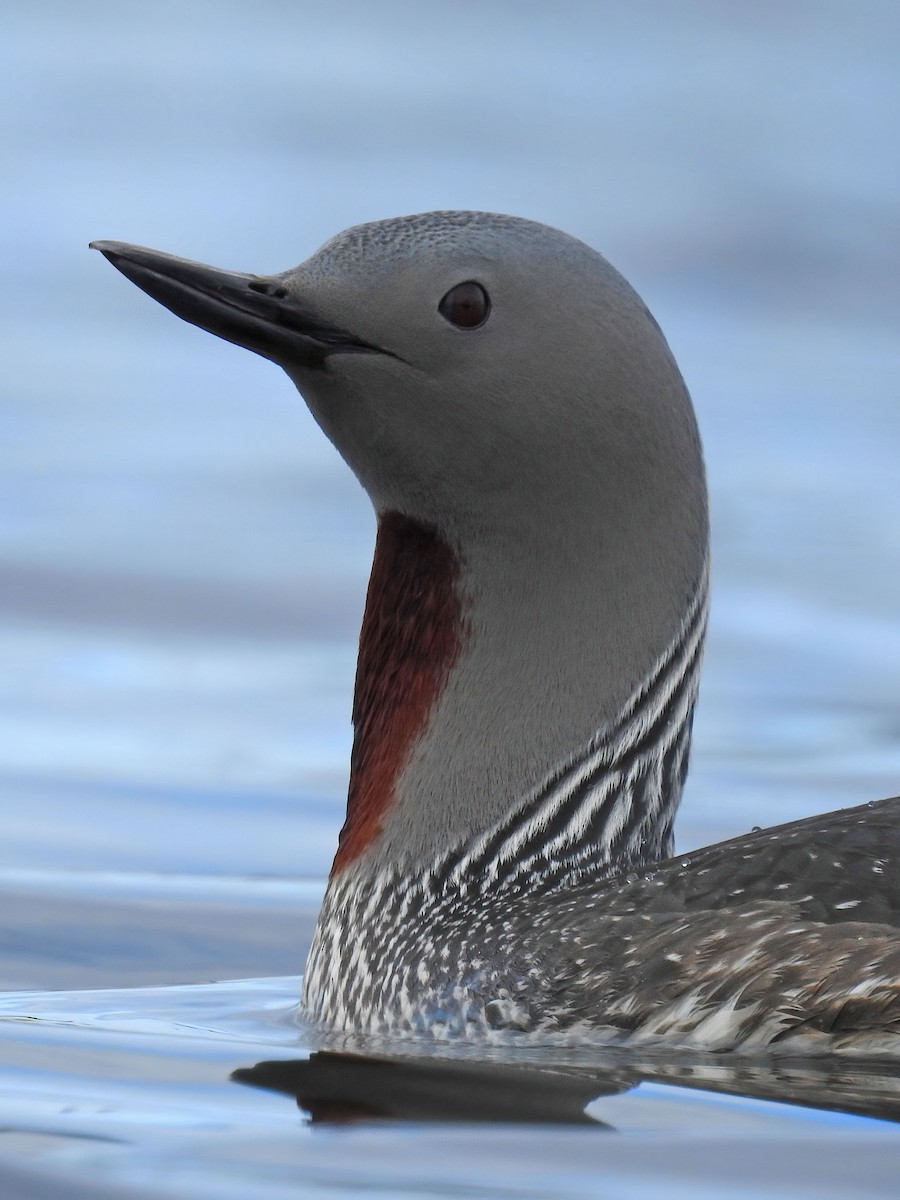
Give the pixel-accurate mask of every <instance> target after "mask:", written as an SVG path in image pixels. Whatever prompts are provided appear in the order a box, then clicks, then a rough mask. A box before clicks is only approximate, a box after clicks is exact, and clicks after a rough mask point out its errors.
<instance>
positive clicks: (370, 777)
mask: <svg viewBox="0 0 900 1200" xmlns="http://www.w3.org/2000/svg"><path fill="white" fill-rule="evenodd" d="M458 581H459V558H458V557H457V555H456V552H455V551H454V550H453V548H452V547H451V546H449V545H448V544H447V542H445V541H444V540H443V538H442V537H441V536H440V534H438V533H437V531H436V530H434V529H432V528H430V527H429V526H427V525H421V524H419V522H417V521H414V520H412V519H411V518H410V517H405V516H402V515H401V514H400V513H394V512H391V513H385V514H384V515H383V516H382V517H380V518H379V521H378V536H377V539H376V541H375V558H374V561H373V563H372V574H371V576H370V578H369V590H368V593H367V596H366V611H365V615H364V616H363V623H362V632H361V633H360V638H359V660H358V662H357V667H356V690H355V693H354V698H353V729H354V736H353V753H352V755H351V758H350V790H349V794H348V796H347V819H346V820H345V822H344V828H343V829H342V830H341V836H340V841H339V842H338V850H337V854H336V855H335V859H334V865H333V867H332V869H331V873H332V875H334V874H336V873H337V872H339V871H341V870H343V868H344V867H346V866H348V865H349V864H350V863H351V862H353V860H354V859H355V858H357V857H358V856H359V855H360V854H362V852H363V851H364V850H365V849H366V848H367V847H368V846H370V845H371V843H372V842H373V841H374V839H375V838H376V837H377V836H378V834H379V833H380V832H381V829H382V827H383V821H384V816H385V813H386V812H387V810H388V809H389V808H390V806H391V804H392V803H393V801H394V791H395V787H396V783H397V779H398V777H399V775H400V772H401V771H402V770H403V768H404V767H405V766H406V763H407V762H408V761H409V756H410V754H411V753H412V749H413V747H414V746H415V744H416V742H417V740H418V739H419V737H420V736H421V734H422V733H423V732H424V731H425V728H426V727H427V725H428V719H429V717H430V716H431V713H432V710H433V709H434V706H435V704H436V703H437V700H438V698H439V697H440V694H441V692H442V691H443V690H444V686H445V684H446V682H447V677H448V675H449V673H450V671H451V670H452V668H453V666H454V664H455V662H456V660H457V659H458V658H459V654H460V651H461V649H462V646H463V642H464V635H465V617H464V612H463V603H462V599H461V597H460V595H459V592H458V588H457V585H458Z"/></svg>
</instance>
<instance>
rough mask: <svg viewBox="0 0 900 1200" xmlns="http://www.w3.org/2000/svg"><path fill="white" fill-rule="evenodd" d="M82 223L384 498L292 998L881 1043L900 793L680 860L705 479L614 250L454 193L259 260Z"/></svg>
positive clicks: (700, 612) (898, 900) (874, 1047)
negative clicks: (325, 870)
mask: <svg viewBox="0 0 900 1200" xmlns="http://www.w3.org/2000/svg"><path fill="white" fill-rule="evenodd" d="M94 245H95V246H96V248H97V249H99V250H101V251H102V253H103V254H104V255H105V256H106V257H107V258H108V259H109V260H110V262H112V263H113V265H114V266H116V267H117V268H118V269H119V270H120V271H121V272H122V273H123V274H124V275H126V276H127V277H128V278H129V279H131V280H132V281H133V282H135V283H136V284H137V285H138V286H139V287H140V288H142V289H143V290H144V291H146V292H148V293H149V294H150V295H151V296H153V297H154V298H155V299H157V300H159V301H160V303H162V304H164V305H165V306H166V307H167V308H169V309H171V311H172V312H174V313H175V314H176V315H177V316H180V317H182V318H184V319H185V320H187V321H190V322H192V323H193V324H195V325H199V326H200V327H201V328H203V329H206V330H208V331H210V332H211V333H214V334H217V335H218V336H219V337H223V338H225V339H226V340H228V341H231V342H234V343H236V344H238V345H241V346H245V347H247V348H248V349H250V350H253V351H255V352H256V353H258V354H261V355H263V356H264V357H266V358H269V359H271V360H272V361H274V362H276V363H278V364H279V365H280V366H281V367H283V368H284V370H285V371H286V372H287V373H288V375H289V376H290V378H291V379H292V380H293V382H294V383H295V384H296V386H297V387H298V388H299V390H300V391H301V392H302V394H303V397H304V399H305V400H306V402H307V404H308V405H309V408H310V410H311V412H312V413H313V415H314V417H315V419H316V420H317V421H318V423H319V425H320V426H321V428H322V429H323V430H324V432H325V433H326V435H327V436H328V437H329V438H330V439H331V441H332V442H333V443H334V445H335V446H336V447H337V449H338V451H339V452H340V453H341V455H342V456H343V458H344V459H345V461H346V462H347V464H348V465H349V466H350V468H351V469H352V471H353V472H354V474H355V475H356V477H357V478H358V479H359V481H360V483H361V484H362V486H363V488H365V490H366V492H367V493H368V495H369V497H370V499H371V501H372V504H373V506H374V508H375V512H376V514H377V519H378V533H377V538H376V544H375V555H374V561H373V565H372V574H371V579H370V582H369V589H368V595H367V600H366V609H365V616H364V619H363V624H362V630H361V634H360V645H359V661H358V668H357V677H356V688H355V696H354V702H353V723H354V743H353V751H352V758H351V772H350V786H349V795H348V803H347V815H346V820H345V823H344V827H343V830H342V832H341V836H340V842H339V845H338V850H337V854H336V857H335V860H334V866H333V868H332V872H331V875H330V878H329V883H328V889H327V892H326V896H325V900H324V903H323V906H322V911H321V914H320V917H319V921H318V926H317V929H316V933H315V938H314V941H313V946H312V950H311V952H310V957H309V962H308V964H307V970H306V977H305V984H304V995H303V1002H304V1006H305V1010H306V1012H307V1014H308V1015H309V1016H311V1017H312V1018H314V1019H316V1020H318V1021H320V1022H322V1023H323V1024H325V1025H327V1026H329V1027H332V1028H335V1029H340V1030H355V1031H359V1032H364V1033H366V1032H368V1033H373V1034H387V1035H394V1034H400V1035H403V1034H420V1035H425V1036H429V1037H436V1038H440V1037H450V1036H454V1035H463V1036H467V1035H468V1036H481V1037H487V1038H491V1039H495V1040H496V1039H501V1038H504V1037H506V1036H507V1035H510V1036H513V1035H515V1036H516V1037H521V1036H522V1035H527V1036H530V1037H531V1038H532V1039H535V1040H538V1041H554V1040H557V1039H561V1040H565V1041H577V1040H579V1039H592V1038H593V1039H600V1040H603V1039H609V1038H616V1039H618V1038H630V1039H637V1040H654V1039H664V1040H665V1041H666V1042H667V1043H670V1044H675V1043H677V1044H682V1045H683V1044H688V1045H695V1046H698V1047H704V1048H712V1049H729V1048H736V1047H741V1048H759V1047H774V1046H778V1047H779V1048H781V1047H784V1048H786V1049H788V1050H804V1051H806V1050H808V1049H816V1048H822V1049H823V1050H828V1051H831V1050H840V1049H847V1050H854V1051H859V1052H872V1051H875V1052H878V1053H888V1054H896V1053H898V1052H900V1037H898V1032H900V936H898V934H900V929H898V926H900V882H898V874H897V862H898V851H900V800H898V799H893V800H884V801H881V802H880V803H878V804H871V805H866V806H863V807H862V808H856V809H851V810H848V811H841V812H837V813H832V814H829V815H826V816H823V817H817V818H813V819H811V820H807V821H800V822H795V823H793V824H791V825H785V826H781V827H779V828H776V829H771V830H766V831H761V832H754V833H751V834H749V835H747V836H745V837H741V838H737V839H735V840H733V841H730V842H725V843H723V844H721V845H717V846H712V847H709V848H707V849H705V850H700V851H697V852H695V853H692V854H690V855H689V856H687V857H683V858H678V859H673V858H672V857H671V855H672V850H673V842H672V823H673V820H674V816H675V811H676V809H677V807H678V803H679V800H680V798H681V791H682V786H683V783H684V779H685V775H686V772H687V764H688V752H689V747H690V733H691V721H692V716H693V710H694V702H695V699H696V695H697V686H698V678H699V671H700V661H701V656H702V650H703V640H704V634H705V628H706V613H707V594H708V517H707V499H706V485H705V479H704V469H703V458H702V452H701V446H700V438H699V435H698V432H697V426H696V422H695V418H694V412H693V408H692V405H691V401H690V397H689V395H688V392H687V389H686V388H685V385H684V383H683V381H682V378H681V375H680V374H679V371H678V368H677V366H676V364H675V361H674V359H673V357H672V355H671V352H670V351H669V348H668V346H667V344H666V342H665V339H664V338H663V336H662V334H661V332H660V330H659V327H658V326H657V324H656V322H655V321H654V320H653V318H652V316H651V315H650V313H649V312H648V310H647V308H646V307H645V305H644V304H643V302H642V301H641V300H640V298H639V297H638V296H637V295H636V294H635V292H634V291H633V290H632V289H631V288H630V287H629V285H628V284H627V283H626V282H625V280H624V279H623V278H622V277H621V276H620V275H619V274H618V273H617V272H616V271H615V270H614V269H613V268H612V267H611V266H610V265H609V264H608V263H607V262H606V261H605V259H603V258H602V257H601V256H600V255H599V254H597V253H596V252H595V251H593V250H591V249H590V248H589V247H588V246H586V245H584V244H583V243H582V242H579V241H577V240H576V239H575V238H572V237H569V236H568V235H566V234H564V233H561V232H559V231H558V230H555V229H550V228H547V227H546V226H543V225H538V224H536V223H534V222H532V221H526V220H521V219H518V218H514V217H507V216H500V215H497V214H491V213H477V212H437V213H426V214H423V215H419V216H411V217H401V218H397V219H393V220H386V221H376V222H374V223H372V224H368V225H361V226H358V227H356V228H353V229H349V230H347V231H346V232H344V233H342V234H340V235H338V236H337V237H335V238H334V239H332V240H331V241H330V242H327V243H326V244H325V245H324V246H323V247H322V248H321V249H320V250H319V251H317V252H316V253H315V254H314V255H313V256H312V257H311V258H310V259H308V260H307V261H306V262H305V263H303V264H302V265H301V266H299V267H297V268H295V269H294V270H290V271H285V272H283V273H282V274H280V275H274V276H259V275H249V274H236V273H231V272H227V271H220V270H217V269H215V268H212V267H207V266H202V265H200V264H198V263H193V262H189V261H187V260H185V259H180V258H174V257H172V256H171V255H167V254H161V253H159V252H158V251H155V250H146V249H142V248H140V247H136V246H129V245H125V244H122V243H118V242H97V243H94Z"/></svg>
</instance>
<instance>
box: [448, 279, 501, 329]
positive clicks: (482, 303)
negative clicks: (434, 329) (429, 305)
mask: <svg viewBox="0 0 900 1200" xmlns="http://www.w3.org/2000/svg"><path fill="white" fill-rule="evenodd" d="M490 311H491V302H490V300H489V299H488V294H487V292H486V291H485V290H484V288H483V287H482V286H481V284H480V283H476V282H475V281H474V280H473V279H470V280H468V281H467V282H466V283H458V284H457V285H456V287H454V288H451V289H450V291H449V292H448V293H447V295H446V296H445V297H444V298H443V300H442V301H441V302H440V304H439V305H438V312H439V313H440V314H441V316H442V317H443V318H444V320H445V321H449V322H450V324H451V325H455V326H456V327H457V329H477V328H478V326H479V325H483V324H484V322H485V321H486V320H487V317H488V313H489V312H490Z"/></svg>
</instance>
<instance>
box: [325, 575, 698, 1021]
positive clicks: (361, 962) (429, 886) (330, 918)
mask: <svg viewBox="0 0 900 1200" xmlns="http://www.w3.org/2000/svg"><path fill="white" fill-rule="evenodd" d="M707 607H708V585H707V572H706V570H704V572H703V575H702V578H701V579H700V581H699V583H698V586H697V588H696V591H695V593H694V596H693V599H692V601H691V603H690V605H689V607H688V609H687V611H686V613H685V615H684V618H683V621H682V623H681V625H680V627H679V629H678V631H677V634H676V636H675V637H674V638H673V639H672V642H671V644H670V645H669V646H668V648H667V649H666V651H665V653H664V654H663V655H662V656H661V657H660V658H659V660H658V661H657V662H656V663H655V664H654V665H653V667H652V669H651V670H650V671H649V672H648V673H647V675H646V676H645V678H644V679H643V680H642V681H641V683H640V685H639V686H638V687H637V688H636V689H635V690H634V691H633V693H632V695H631V696H630V698H629V699H628V701H627V703H626V704H625V705H624V706H623V707H622V709H621V711H620V712H619V713H618V715H617V716H616V717H615V719H614V720H612V721H610V722H607V723H606V724H605V725H604V726H603V727H602V728H601V729H599V730H598V732H597V733H596V734H595V736H594V737H593V738H591V740H590V742H589V743H588V744H587V745H586V746H583V747H581V749H580V750H579V751H578V752H577V753H574V754H571V755H569V756H568V757H567V758H566V759H565V760H564V761H563V762H562V763H560V765H559V766H558V767H557V768H556V769H554V770H553V771H552V772H551V773H550V774H549V775H548V776H547V777H546V778H545V779H544V780H543V781H542V782H541V783H540V784H539V786H537V787H536V788H534V789H533V791H531V792H530V793H529V794H528V795H526V796H525V797H523V798H522V800H521V801H520V802H518V803H517V804H516V805H515V806H514V808H513V809H512V810H511V811H510V812H509V813H508V814H506V815H505V816H504V818H503V819H502V820H500V821H498V822H496V823H494V824H493V825H492V826H491V827H489V828H488V829H485V830H483V831H481V832H479V833H477V834H476V835H475V836H470V837H467V838H461V839H459V840H458V842H457V843H456V844H454V845H453V846H450V847H447V848H446V849H445V850H443V851H442V852H441V853H439V854H438V855H436V856H435V857H434V859H433V860H432V861H430V862H428V863H426V864H424V865H421V864H417V865H415V866H411V865H410V866H407V865H405V864H402V863H392V864H390V865H382V866H379V867H378V868H376V869H374V870H373V869H371V868H368V869H367V866H366V863H365V861H360V862H358V863H353V864H351V865H350V866H349V867H348V868H347V869H346V870H345V871H343V872H341V873H339V874H337V875H335V876H334V877H333V878H332V879H331V881H330V883H329V886H328V890H327V892H326V896H325V901H324V904H323V907H322V912H321V914H320V917H319V922H318V925H317V928H316V934H315V938H314V941H313V946H312V949H311V951H310V956H309V961H308V964H307V970H306V976H305V982H304V1007H305V1008H306V1010H307V1012H308V1013H309V1014H310V1015H311V1016H312V1017H314V1018H316V1019H318V1020H320V1021H323V1022H324V1023H326V1024H327V1025H329V1026H331V1027H336V1028H354V1029H357V1030H369V1031H370V1032H382V1033H384V1032H398V1033H402V1032H404V1031H409V1030H410V1029H413V1030H415V1029H418V1028H419V1027H420V1024H421V1015H422V1013H423V1012H425V1011H426V1010H429V1007H430V1005H432V1004H433V997H431V998H430V999H429V986H430V985H429V983H428V982H427V980H430V979H431V978H432V976H433V974H434V972H433V965H434V964H435V963H446V962H448V961H452V962H454V963H455V964H456V966H457V968H458V973H459V978H461V979H462V978H465V977H466V976H467V974H471V970H470V968H471V966H472V964H467V963H466V962H464V961H460V952H461V950H462V945H461V944H460V943H459V942H458V941H456V940H455V938H454V933H453V930H454V929H464V928H466V925H467V923H468V924H469V925H470V924H471V922H472V920H473V918H483V917H484V914H485V913H486V912H487V911H488V910H490V909H491V908H492V907H496V905H497V904H498V903H499V904H500V905H501V908H502V909H503V910H504V911H505V912H507V916H506V917H505V918H504V919H505V920H509V915H508V913H509V909H508V905H509V904H510V903H514V898H515V897H517V896H523V895H525V894H528V895H531V896H534V895H541V894H547V895H550V894H551V893H557V892H560V891H565V889H567V888H568V887H570V886H572V885H574V884H576V883H579V884H581V883H583V882H584V881H586V880H588V879H596V880H598V881H599V880H602V879H604V878H607V877H609V876H611V875H618V874H625V873H627V872H629V871H631V870H634V869H637V868H639V867H641V866H644V865H646V864H648V863H650V862H654V861H656V860H658V859H660V858H662V857H665V856H666V855H668V854H670V853H671V851H672V825H673V821H674V817H675V812H676V810H677V807H678V804H679V801H680V799H681V792H682V788H683V784H684V780H685V776H686V773H687V765H688V755H689V750H690V740H691V724H692V717H693V710H694V704H695V701H696V697H697V689H698V683H699V673H700V663H701V658H702V651H703V641H704V635H705V629H706V617H707ZM460 922H462V923H461V924H460ZM462 957H463V958H465V954H463V956H462ZM420 1001H421V1003H420ZM442 1003H443V1001H442ZM465 1023H466V1024H467V1027H469V1026H470V1025H471V1021H467V1022H465Z"/></svg>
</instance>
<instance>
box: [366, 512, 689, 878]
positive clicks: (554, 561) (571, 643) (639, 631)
mask: <svg viewBox="0 0 900 1200" xmlns="http://www.w3.org/2000/svg"><path fill="white" fill-rule="evenodd" d="M681 515H683V514H678V513H671V514H670V519H669V520H668V521H665V520H657V522H656V524H655V528H656V531H657V540H656V541H655V543H648V540H647V536H646V529H647V522H646V520H644V518H643V516H642V514H640V513H639V514H636V515H634V514H632V519H634V520H635V521H636V523H637V525H638V526H639V529H640V532H641V540H639V541H637V542H635V541H634V540H632V536H631V531H630V530H629V528H628V524H629V522H628V519H627V514H626V513H624V512H623V513H622V515H621V517H620V519H619V520H618V521H613V522H610V523H606V522H604V524H603V526H601V532H600V533H599V534H598V535H597V537H596V538H595V539H593V540H592V539H591V538H589V537H587V536H585V534H584V532H583V530H580V531H578V532H579V536H578V537H577V538H572V539H571V540H570V541H568V542H567V540H566V538H565V536H564V534H563V533H562V532H560V533H558V534H557V533H556V531H554V530H553V529H547V528H544V529H543V530H541V531H535V530H533V529H531V528H529V529H527V530H526V531H525V536H522V531H521V528H520V529H519V530H518V532H516V531H515V530H513V529H510V530H504V529H503V528H502V527H498V525H497V524H496V523H495V524H494V525H492V528H491V530H490V531H489V532H487V533H483V534H480V535H479V534H470V535H469V536H468V537H467V538H466V539H465V541H464V542H463V548H462V550H461V566H460V576H459V581H458V584H457V586H458V588H459V589H460V592H461V594H462V597H463V607H464V610H465V611H466V614H467V616H466V622H467V630H466V641H465V645H464V648H463V650H462V653H461V654H460V655H459V658H458V661H457V662H456V663H455V665H454V666H453V669H452V670H451V671H450V673H449V676H448V678H447V681H446V685H445V686H444V688H443V691H442V692H441V694H440V696H439V698H438V700H437V702H436V704H435V705H434V708H433V710H432V712H431V714H430V718H429V721H428V724H427V727H426V729H425V730H424V732H423V735H422V736H420V737H419V738H418V740H417V741H416V743H415V745H414V746H413V747H412V751H411V754H410V755H409V758H408V762H407V763H406V766H405V768H404V769H403V771H402V772H401V773H400V775H399V777H398V780H397V785H396V788H395V795H394V801H393V803H392V805H391V806H390V807H389V809H388V810H387V812H386V814H385V818H384V822H383V832H382V834H381V836H380V837H379V838H378V840H377V841H376V842H375V843H374V845H373V846H372V848H371V850H370V851H368V852H367V854H366V856H365V857H366V859H367V860H368V863H369V865H370V867H371V868H373V869H374V868H378V867H382V866H388V865H391V864H398V865H401V866H404V868H406V867H409V868H411V869H414V868H416V867H427V865H428V864H429V863H431V862H434V861H436V860H438V859H440V858H441V857H442V856H443V854H444V853H445V852H446V851H447V849H448V847H452V846H456V845H458V844H461V843H462V844H467V843H471V842H473V840H475V839H477V838H478V837H479V836H480V835H482V834H485V833H486V832H487V831H490V830H494V829H496V828H497V827H498V826H499V825H501V824H502V823H503V821H504V820H505V818H507V817H508V816H509V814H511V813H512V812H514V811H518V809H519V808H520V806H521V804H522V802H523V800H524V798H526V797H534V796H535V795H536V794H537V793H538V790H539V789H541V788H543V787H544V786H545V783H546V781H547V780H549V779H551V778H553V777H555V776H557V775H558V774H559V773H560V772H562V771H564V770H565V769H566V768H567V764H577V763H578V762H580V761H582V760H583V759H584V756H585V755H586V754H587V753H588V751H589V749H590V750H591V752H593V751H594V750H597V749H599V748H600V747H601V744H605V745H606V747H607V749H609V750H610V753H612V752H613V751H616V747H615V746H614V745H613V743H614V742H615V741H616V739H617V738H618V737H619V736H620V735H621V730H622V728H623V726H622V722H623V721H624V720H625V718H626V714H628V713H629V712H631V711H633V710H634V707H635V705H636V704H637V701H636V697H638V696H639V695H641V694H642V692H643V691H644V690H645V689H647V688H648V687H649V684H648V680H651V679H657V680H663V681H664V682H665V684H666V687H670V686H671V687H672V688H674V689H676V690H677V689H678V688H680V687H682V685H683V690H684V689H686V691H687V692H689V693H690V703H688V704H686V705H681V706H680V707H679V708H678V723H679V725H680V726H681V725H684V726H685V728H687V729H688V734H687V735H686V741H687V740H688V739H689V718H690V710H691V706H692V703H693V694H694V691H695V689H696V682H697V680H696V667H697V664H698V663H699V655H700V648H701V646H702V638H703V629H704V621H705V612H706V593H707V559H706V553H707V552H706V541H705V528H704V529H703V530H702V531H697V533H696V534H695V537H694V539H693V542H692V544H695V545H696V546H697V553H696V555H695V556H690V555H684V554H683V550H679V549H678V548H679V547H682V548H683V546H684V544H685V541H686V539H685V537H684V536H683V532H682V535H681V536H680V537H677V536H676V534H677V533H679V532H681V531H677V530H675V529H673V525H674V524H676V523H677V520H678V518H679V516H681ZM610 528H612V529H614V530H615V535H614V536H612V537H608V536H605V535H604V532H603V530H604V529H606V530H608V529H610ZM637 532H638V531H637V530H636V531H635V536H637ZM548 535H549V536H548ZM541 541H542V542H543V544H540V542H541ZM636 546H638V547H641V548H642V553H641V554H640V555H639V556H638V557H637V558H636V551H635V547H636ZM679 555H680V557H679ZM685 647H687V651H688V653H687V658H684V656H683V654H682V650H684V649H685ZM666 664H668V665H666ZM672 672H676V674H677V675H678V677H677V678H676V677H674V676H673V675H672ZM682 675H683V677H682ZM648 719H649V718H648ZM684 750H685V754H686V745H685V747H684ZM680 791H681V785H680V782H679V783H678V785H677V786H674V787H672V799H673V809H672V811H674V804H677V800H678V797H679V796H680ZM635 802H637V797H636V796H635ZM532 803H533V801H532ZM597 819H599V818H597ZM670 824H671V821H670V820H669V822H668V823H663V824H662V825H660V826H659V829H658V830H657V833H656V834H655V835H654V836H653V837H651V838H650V839H649V840H648V841H647V846H646V851H647V854H646V856H648V857H649V856H651V855H652V854H653V853H656V852H660V851H663V850H665V849H666V847H667V846H668V844H669V827H670ZM600 840H602V839H600ZM639 857H640V856H639Z"/></svg>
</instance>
